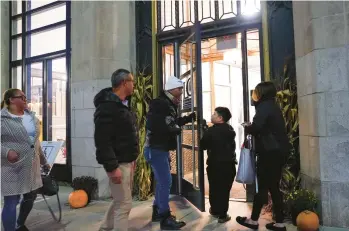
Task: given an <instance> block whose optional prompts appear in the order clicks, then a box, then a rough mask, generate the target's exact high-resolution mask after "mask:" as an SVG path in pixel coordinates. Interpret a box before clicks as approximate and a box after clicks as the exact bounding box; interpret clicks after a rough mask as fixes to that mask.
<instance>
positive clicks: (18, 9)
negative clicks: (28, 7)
mask: <svg viewBox="0 0 349 231" xmlns="http://www.w3.org/2000/svg"><path fill="white" fill-rule="evenodd" d="M11 3H12V6H11V7H12V15H16V14H20V13H22V1H21V0H17V1H15V0H12V1H11Z"/></svg>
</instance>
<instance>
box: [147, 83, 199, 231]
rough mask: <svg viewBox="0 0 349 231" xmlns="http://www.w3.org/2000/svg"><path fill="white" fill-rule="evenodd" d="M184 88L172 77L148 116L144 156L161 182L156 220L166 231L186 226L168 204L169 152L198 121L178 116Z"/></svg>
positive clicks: (189, 117) (154, 101)
mask: <svg viewBox="0 0 349 231" xmlns="http://www.w3.org/2000/svg"><path fill="white" fill-rule="evenodd" d="M183 85H184V83H183V82H182V81H181V80H180V79H178V78H176V77H174V76H171V77H169V78H168V79H167V82H166V84H165V89H164V91H163V92H162V93H161V94H160V96H159V97H158V98H156V99H154V100H152V101H151V103H150V106H149V112H148V114H147V124H146V129H147V137H146V143H145V150H144V156H145V159H146V160H147V162H148V163H149V164H150V165H151V167H152V169H153V172H154V176H155V180H156V182H157V185H156V192H155V200H154V204H153V215H152V221H154V222H155V221H160V228H161V229H162V230H177V229H180V228H182V227H183V226H185V225H186V224H185V222H183V221H177V220H176V218H175V217H174V216H172V215H171V212H170V207H169V203H168V202H169V195H170V189H171V184H172V177H171V172H170V163H169V151H170V150H175V149H176V147H177V135H179V134H180V133H181V126H183V125H184V124H186V123H189V122H192V121H195V119H196V116H195V113H191V114H190V115H189V116H184V117H178V113H177V109H178V106H179V105H180V99H181V96H182V92H183Z"/></svg>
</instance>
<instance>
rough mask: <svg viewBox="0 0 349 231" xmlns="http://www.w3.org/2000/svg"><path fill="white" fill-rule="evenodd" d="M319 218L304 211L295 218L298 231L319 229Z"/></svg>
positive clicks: (312, 213)
mask: <svg viewBox="0 0 349 231" xmlns="http://www.w3.org/2000/svg"><path fill="white" fill-rule="evenodd" d="M319 223H320V222H319V217H318V215H316V213H314V212H311V211H308V210H305V211H303V212H301V213H300V214H299V215H298V216H297V227H298V230H299V231H316V230H318V229H319V226H320V224H319Z"/></svg>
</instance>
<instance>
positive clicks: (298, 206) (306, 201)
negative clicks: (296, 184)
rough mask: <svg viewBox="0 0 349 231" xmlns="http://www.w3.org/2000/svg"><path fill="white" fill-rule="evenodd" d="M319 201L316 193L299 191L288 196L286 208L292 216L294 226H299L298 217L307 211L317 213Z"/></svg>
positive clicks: (304, 190)
mask: <svg viewBox="0 0 349 231" xmlns="http://www.w3.org/2000/svg"><path fill="white" fill-rule="evenodd" d="M317 203H318V199H317V197H316V195H315V193H313V192H311V191H309V190H306V189H299V190H294V191H292V192H291V193H289V194H288V195H286V206H287V209H288V212H289V213H290V215H291V218H292V223H293V225H296V224H297V216H298V214H300V213H301V212H303V211H305V210H309V211H313V212H315V210H316V207H317Z"/></svg>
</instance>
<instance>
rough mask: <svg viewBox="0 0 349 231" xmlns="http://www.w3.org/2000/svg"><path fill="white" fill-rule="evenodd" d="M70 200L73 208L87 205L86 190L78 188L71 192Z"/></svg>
mask: <svg viewBox="0 0 349 231" xmlns="http://www.w3.org/2000/svg"><path fill="white" fill-rule="evenodd" d="M68 201H69V204H70V206H71V207H72V208H74V209H79V208H83V207H85V206H86V205H87V201H88V196H87V193H86V192H85V191H84V190H76V191H73V192H71V193H70V194H69V200H68Z"/></svg>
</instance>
